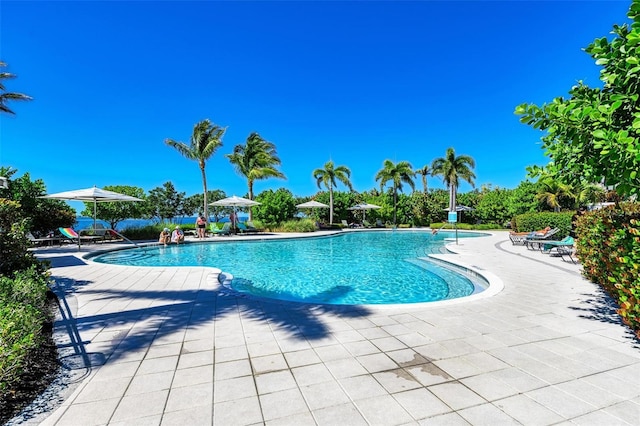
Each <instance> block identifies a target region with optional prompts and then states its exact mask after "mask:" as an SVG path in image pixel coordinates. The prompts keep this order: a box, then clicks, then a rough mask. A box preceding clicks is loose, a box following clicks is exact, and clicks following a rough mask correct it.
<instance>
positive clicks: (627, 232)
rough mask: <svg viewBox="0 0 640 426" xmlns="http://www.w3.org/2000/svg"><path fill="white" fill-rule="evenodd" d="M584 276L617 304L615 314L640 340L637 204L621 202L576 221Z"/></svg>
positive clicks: (639, 220) (639, 224)
mask: <svg viewBox="0 0 640 426" xmlns="http://www.w3.org/2000/svg"><path fill="white" fill-rule="evenodd" d="M577 223H578V227H577V237H578V238H577V248H578V257H579V259H580V262H581V263H582V266H583V274H584V276H585V277H586V278H588V279H589V280H590V281H592V282H594V283H597V284H599V285H601V286H602V287H603V288H604V289H605V290H606V291H607V292H608V293H609V294H610V295H611V296H612V297H613V298H614V299H616V301H617V302H618V305H619V309H618V313H619V314H620V316H621V317H622V320H623V321H624V322H625V324H627V325H629V326H630V327H631V328H632V329H633V330H634V332H635V333H636V336H637V337H638V338H640V204H638V203H622V204H620V206H619V207H615V206H612V207H609V208H606V209H602V210H597V211H593V212H589V213H587V214H586V215H584V216H582V217H580V218H579V219H578V221H577Z"/></svg>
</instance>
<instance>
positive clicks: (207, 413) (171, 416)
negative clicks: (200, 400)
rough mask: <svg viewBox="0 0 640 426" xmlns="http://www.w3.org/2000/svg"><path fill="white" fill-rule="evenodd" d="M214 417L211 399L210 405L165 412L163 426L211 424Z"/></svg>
mask: <svg viewBox="0 0 640 426" xmlns="http://www.w3.org/2000/svg"><path fill="white" fill-rule="evenodd" d="M212 418H213V404H212V403H211V401H209V404H208V405H201V406H198V407H191V408H189V409H187V410H180V411H169V412H166V413H164V415H163V416H162V423H161V426H184V425H194V426H195V425H210V424H211V419H212ZM136 426H138V423H136Z"/></svg>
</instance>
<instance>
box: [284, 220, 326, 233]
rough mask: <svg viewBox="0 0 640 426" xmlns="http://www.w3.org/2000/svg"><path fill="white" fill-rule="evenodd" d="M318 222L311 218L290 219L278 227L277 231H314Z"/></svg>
mask: <svg viewBox="0 0 640 426" xmlns="http://www.w3.org/2000/svg"><path fill="white" fill-rule="evenodd" d="M315 230H316V222H315V221H313V220H311V219H301V220H288V221H286V222H283V223H282V224H280V226H278V227H277V230H276V232H313V231H315Z"/></svg>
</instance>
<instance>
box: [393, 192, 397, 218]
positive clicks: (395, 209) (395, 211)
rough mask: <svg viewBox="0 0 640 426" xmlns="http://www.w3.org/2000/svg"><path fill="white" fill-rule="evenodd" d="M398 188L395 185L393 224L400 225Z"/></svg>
mask: <svg viewBox="0 0 640 426" xmlns="http://www.w3.org/2000/svg"><path fill="white" fill-rule="evenodd" d="M397 215H398V189H397V188H396V187H395V186H394V187H393V226H396V227H397V226H398V219H397Z"/></svg>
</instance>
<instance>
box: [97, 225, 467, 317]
mask: <svg viewBox="0 0 640 426" xmlns="http://www.w3.org/2000/svg"><path fill="white" fill-rule="evenodd" d="M477 235H478V234H472V233H462V232H459V233H458V236H459V237H460V238H464V237H471V236H477ZM451 236H452V234H451V233H448V232H440V233H438V234H437V235H432V234H431V233H430V232H428V231H371V232H345V233H341V234H337V235H333V236H326V237H311V238H298V239H284V240H259V239H257V238H256V240H250V241H232V242H231V241H224V242H223V241H219V242H215V243H202V244H185V245H181V246H175V245H174V246H168V247H154V248H146V249H130V250H120V251H114V252H109V253H106V254H103V255H100V256H98V257H96V258H94V259H93V260H94V261H96V262H102V263H113V264H121V265H132V266H211V267H216V268H220V269H221V270H222V271H224V272H228V273H230V274H232V275H233V281H232V287H233V289H235V290H236V291H238V292H241V293H248V294H251V295H254V296H261V297H268V298H273V299H280V300H289V301H298V302H309V303H328V304H346V305H359V304H397V303H418V302H430V301H436V300H446V299H453V298H458V297H463V296H468V295H470V294H472V293H473V292H474V288H476V287H477V286H474V281H473V278H472V277H470V276H466V275H463V274H461V273H459V272H455V271H452V270H450V269H447V268H444V267H442V266H441V265H439V264H436V263H434V262H430V261H425V260H421V259H419V258H420V257H424V256H426V254H428V253H431V252H433V251H434V249H435V251H437V248H438V247H440V246H442V245H443V244H444V238H446V237H451Z"/></svg>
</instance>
